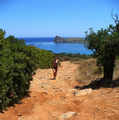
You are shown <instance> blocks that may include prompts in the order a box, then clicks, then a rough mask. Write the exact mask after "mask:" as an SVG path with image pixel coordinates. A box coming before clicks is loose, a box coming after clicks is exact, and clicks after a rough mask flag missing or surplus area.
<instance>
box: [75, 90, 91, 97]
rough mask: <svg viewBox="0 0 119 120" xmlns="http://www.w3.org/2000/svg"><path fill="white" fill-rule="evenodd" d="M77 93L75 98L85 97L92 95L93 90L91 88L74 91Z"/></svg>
mask: <svg viewBox="0 0 119 120" xmlns="http://www.w3.org/2000/svg"><path fill="white" fill-rule="evenodd" d="M74 92H75V93H74V94H75V96H84V95H88V94H90V93H92V89H91V88H89V89H84V90H80V91H79V90H77V91H74Z"/></svg>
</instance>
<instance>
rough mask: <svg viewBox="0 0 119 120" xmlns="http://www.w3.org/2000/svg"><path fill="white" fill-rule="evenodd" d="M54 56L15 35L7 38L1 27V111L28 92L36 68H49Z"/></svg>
mask: <svg viewBox="0 0 119 120" xmlns="http://www.w3.org/2000/svg"><path fill="white" fill-rule="evenodd" d="M53 57H54V54H53V53H52V52H50V51H45V50H40V49H38V48H35V47H33V46H26V45H25V42H24V40H18V39H16V38H15V37H14V36H9V37H7V38H5V31H3V30H2V29H0V111H2V110H4V109H5V108H6V107H7V106H9V105H12V104H14V103H18V102H19V100H20V99H21V98H23V97H24V96H25V95H27V94H28V92H29V86H30V81H31V80H32V75H33V74H34V73H35V70H36V69H37V68H38V67H40V68H49V67H50V65H51V61H52V59H53Z"/></svg>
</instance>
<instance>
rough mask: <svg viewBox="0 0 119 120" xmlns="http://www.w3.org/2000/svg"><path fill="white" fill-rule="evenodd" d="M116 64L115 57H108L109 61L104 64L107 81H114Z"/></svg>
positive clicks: (105, 79)
mask: <svg viewBox="0 0 119 120" xmlns="http://www.w3.org/2000/svg"><path fill="white" fill-rule="evenodd" d="M114 65H115V57H113V59H112V57H111V58H110V59H108V61H107V62H106V63H105V65H104V77H103V79H104V81H105V82H107V83H108V82H112V80H113V73H114Z"/></svg>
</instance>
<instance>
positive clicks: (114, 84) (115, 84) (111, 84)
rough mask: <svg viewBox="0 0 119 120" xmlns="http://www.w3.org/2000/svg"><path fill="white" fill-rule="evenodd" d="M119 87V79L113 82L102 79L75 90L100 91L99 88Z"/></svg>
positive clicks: (76, 87) (77, 87)
mask: <svg viewBox="0 0 119 120" xmlns="http://www.w3.org/2000/svg"><path fill="white" fill-rule="evenodd" d="M115 87H119V78H118V79H116V80H112V81H105V80H103V79H102V78H100V79H96V80H94V81H92V82H91V83H90V84H88V85H85V86H82V87H80V86H75V87H74V88H75V89H80V90H81V89H87V88H92V89H99V88H115Z"/></svg>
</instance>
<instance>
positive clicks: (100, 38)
mask: <svg viewBox="0 0 119 120" xmlns="http://www.w3.org/2000/svg"><path fill="white" fill-rule="evenodd" d="M117 26H118V24H116V25H109V26H108V27H107V28H106V29H103V28H102V29H100V30H98V31H97V32H94V31H93V29H92V28H90V29H89V32H86V38H85V40H86V41H87V42H88V44H87V47H88V48H89V49H91V50H92V51H93V53H94V56H95V57H97V65H98V66H102V67H103V71H104V80H108V81H109V80H112V78H113V70H114V66H115V58H116V56H117V55H119V52H118V49H119V31H118V29H117Z"/></svg>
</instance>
